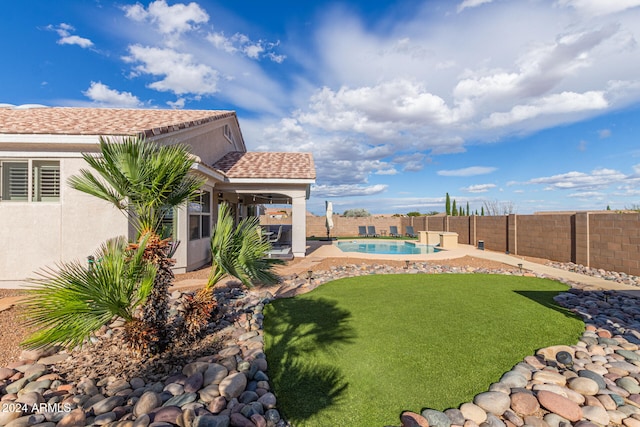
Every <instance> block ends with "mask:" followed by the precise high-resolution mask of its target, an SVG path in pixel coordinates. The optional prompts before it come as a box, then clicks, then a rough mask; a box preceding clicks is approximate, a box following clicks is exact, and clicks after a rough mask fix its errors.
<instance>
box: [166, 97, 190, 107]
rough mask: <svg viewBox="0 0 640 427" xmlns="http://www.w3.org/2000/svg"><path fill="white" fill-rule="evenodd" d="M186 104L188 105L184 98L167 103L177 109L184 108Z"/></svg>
mask: <svg viewBox="0 0 640 427" xmlns="http://www.w3.org/2000/svg"><path fill="white" fill-rule="evenodd" d="M185 103H186V99H184V98H178V99H176V100H175V101H167V105H168V106H169V107H171V108H175V109H180V108H184V106H185Z"/></svg>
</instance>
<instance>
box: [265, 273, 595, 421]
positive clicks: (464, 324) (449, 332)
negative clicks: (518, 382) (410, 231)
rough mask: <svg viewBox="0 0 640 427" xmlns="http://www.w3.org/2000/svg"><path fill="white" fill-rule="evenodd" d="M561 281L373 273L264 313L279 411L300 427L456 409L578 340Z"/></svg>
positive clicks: (577, 325)
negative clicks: (515, 370) (563, 303)
mask: <svg viewBox="0 0 640 427" xmlns="http://www.w3.org/2000/svg"><path fill="white" fill-rule="evenodd" d="M566 289H567V286H565V285H563V284H561V283H559V282H555V281H552V280H546V279H537V278H531V277H520V276H505V275H488V274H487V275H485V274H473V275H471V274H439V275H432V274H410V275H409V274H403V275H369V276H361V277H353V278H347V279H340V280H336V281H333V282H330V283H326V284H324V285H322V286H320V287H319V288H317V289H315V290H314V291H312V292H310V293H308V294H305V295H301V296H297V297H295V298H290V299H279V300H275V301H273V302H272V303H271V304H269V305H268V306H267V307H266V308H265V313H264V314H265V319H264V336H265V350H266V354H267V360H268V362H269V375H270V379H271V380H272V384H273V386H274V388H275V393H276V396H277V398H278V409H279V410H280V411H282V413H283V414H284V416H285V417H286V418H287V419H288V420H289V421H291V422H293V424H294V425H295V426H296V427H300V426H314V427H325V426H350V427H371V426H384V425H397V424H399V415H400V413H401V412H402V411H405V410H410V411H414V412H418V413H419V412H420V411H421V410H422V409H424V408H432V409H437V410H445V409H447V408H457V407H458V406H459V405H460V404H461V403H463V402H468V401H471V400H472V399H473V396H475V395H476V394H478V393H481V392H483V391H487V390H488V387H489V385H490V384H491V383H492V382H496V381H498V380H499V379H500V377H501V376H502V374H503V373H505V372H506V371H508V370H510V369H511V368H512V367H513V366H514V365H515V364H517V363H518V362H520V361H521V360H522V359H523V358H524V357H525V356H527V355H531V354H534V352H535V350H536V349H539V348H542V347H547V346H550V345H555V344H573V343H576V342H577V341H578V339H579V337H580V335H581V334H582V332H583V330H584V324H583V323H582V321H581V320H579V319H578V318H576V317H575V316H573V315H572V314H571V313H570V312H568V311H566V310H564V309H562V308H561V307H559V306H557V305H556V304H555V303H554V301H553V297H554V296H555V295H556V294H557V293H558V292H561V291H564V290H566Z"/></svg>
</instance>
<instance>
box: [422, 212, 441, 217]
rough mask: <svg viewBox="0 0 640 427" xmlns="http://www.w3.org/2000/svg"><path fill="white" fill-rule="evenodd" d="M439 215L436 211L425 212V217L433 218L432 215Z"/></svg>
mask: <svg viewBox="0 0 640 427" xmlns="http://www.w3.org/2000/svg"><path fill="white" fill-rule="evenodd" d="M439 213H440V212H438V211H430V212H427V213H426V214H425V215H426V216H433V215H438V214H439Z"/></svg>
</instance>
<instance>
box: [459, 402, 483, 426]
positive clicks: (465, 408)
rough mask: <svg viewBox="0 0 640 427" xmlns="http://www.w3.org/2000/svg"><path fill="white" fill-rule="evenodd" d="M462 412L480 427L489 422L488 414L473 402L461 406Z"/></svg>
mask: <svg viewBox="0 0 640 427" xmlns="http://www.w3.org/2000/svg"><path fill="white" fill-rule="evenodd" d="M460 412H462V415H464V417H465V418H466V419H468V420H471V421H473V422H475V423H476V424H478V425H480V424H482V423H483V422H485V421H486V420H487V413H486V412H485V410H484V409H482V408H481V407H479V406H478V405H476V404H473V403H471V402H467V403H463V404H462V405H460Z"/></svg>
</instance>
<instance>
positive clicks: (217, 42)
mask: <svg viewBox="0 0 640 427" xmlns="http://www.w3.org/2000/svg"><path fill="white" fill-rule="evenodd" d="M206 38H207V40H208V41H209V42H210V43H211V44H212V45H214V46H215V47H216V49H220V50H222V51H224V52H227V53H230V54H236V53H240V54H243V55H244V56H246V57H247V58H251V59H260V58H268V59H270V60H271V61H273V62H276V63H278V64H281V63H282V62H283V61H284V60H285V58H286V56H285V55H278V54H276V53H274V52H273V50H274V49H275V48H276V47H277V46H279V45H280V42H279V41H278V42H275V43H271V42H266V41H264V40H258V41H252V40H251V39H250V38H249V36H247V35H245V34H241V33H235V34H234V35H233V36H231V37H227V36H225V35H224V32H223V31H218V32H213V33H210V34H208V35H207V37H206Z"/></svg>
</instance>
